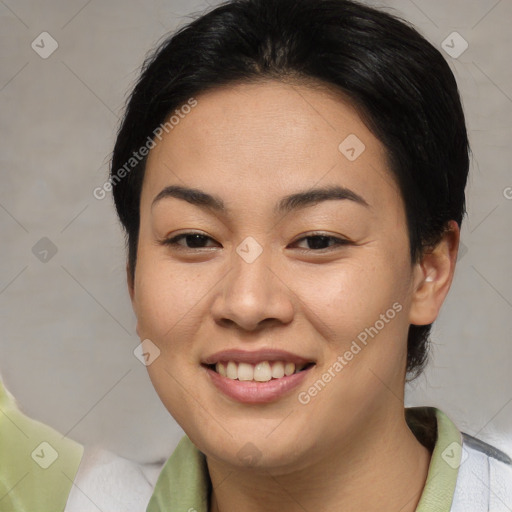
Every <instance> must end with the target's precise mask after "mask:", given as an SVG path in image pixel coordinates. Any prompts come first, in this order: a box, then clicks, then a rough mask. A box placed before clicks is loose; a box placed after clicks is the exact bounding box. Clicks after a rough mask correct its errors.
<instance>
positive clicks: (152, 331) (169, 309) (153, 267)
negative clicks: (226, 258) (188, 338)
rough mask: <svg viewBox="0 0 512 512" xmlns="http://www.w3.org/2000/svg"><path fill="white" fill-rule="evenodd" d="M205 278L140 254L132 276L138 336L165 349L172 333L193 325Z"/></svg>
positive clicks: (205, 284) (148, 255)
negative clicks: (134, 274)
mask: <svg viewBox="0 0 512 512" xmlns="http://www.w3.org/2000/svg"><path fill="white" fill-rule="evenodd" d="M208 285H209V283H208V282H207V281H206V280H205V276H201V275H200V273H199V272H198V271H197V270H194V269H192V268H191V267H190V265H189V266H188V267H183V266H181V267H180V266H179V265H170V264H169V261H167V260H165V259H163V258H162V257H161V256H159V255H155V254H151V253H150V252H149V251H144V250H142V251H140V259H139V260H138V261H137V270H136V276H135V298H136V301H137V318H138V326H139V332H140V335H141V336H145V337H147V338H150V339H154V340H156V341H155V342H157V344H159V345H161V346H162V347H161V348H166V345H167V344H168V342H170V340H173V339H176V337H175V336H174V332H176V331H177V330H179V331H180V332H183V331H184V330H185V331H187V330H188V329H189V328H191V326H193V325H195V324H196V323H197V318H196V316H197V315H198V309H199V308H200V303H201V298H202V297H203V296H204V294H205V291H206V290H207V289H208Z"/></svg>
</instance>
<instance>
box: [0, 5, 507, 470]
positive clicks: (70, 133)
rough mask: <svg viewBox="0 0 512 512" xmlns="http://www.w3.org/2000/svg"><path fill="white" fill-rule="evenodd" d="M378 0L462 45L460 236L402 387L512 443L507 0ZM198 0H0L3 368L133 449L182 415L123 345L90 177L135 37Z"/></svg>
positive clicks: (101, 209) (119, 295)
mask: <svg viewBox="0 0 512 512" xmlns="http://www.w3.org/2000/svg"><path fill="white" fill-rule="evenodd" d="M372 4H374V5H378V6H384V7H385V9H389V10H391V11H392V12H395V13H397V14H399V15H401V16H402V17H403V18H405V19H407V20H409V21H410V22H412V23H413V24H414V25H415V26H416V27H417V28H418V29H419V30H420V31H421V32H422V33H423V34H424V35H425V36H427V38H428V39H429V40H430V41H431V42H432V43H433V44H434V45H436V46H437V47H438V48H441V45H442V42H443V41H444V40H445V39H446V38H447V36H448V35H449V34H451V33H452V32H453V31H457V32H458V33H460V34H461V35H462V37H463V38H464V39H465V40H467V42H468V44H469V47H468V49H467V50H466V51H465V52H464V53H463V54H462V55H460V56H459V57H458V58H453V57H450V56H449V55H447V54H446V53H444V55H445V57H446V58H447V60H448V61H449V63H450V65H451V67H452V69H453V71H454V73H455V76H456V78H457V80H458V83H459V86H460V90H461V94H462V97H463V102H464V106H465V110H466V115H467V121H468V128H469V133H470V140H471V144H472V149H473V153H474V157H473V163H472V168H471V176H470V180H469V184H468V187H467V203H468V217H467V218H466V219H465V221H464V222H463V229H462V242H463V244H464V245H463V247H462V248H461V256H460V258H459V262H458V266H457V270H456V274H455V279H454V283H453V285H452V289H451V291H450V293H449V296H448V298H447V300H446V302H445V305H444V309H443V310H442V312H441V315H440V317H439V318H438V320H437V322H436V324H435V329H434V332H433V341H434V345H433V352H432V360H431V363H430V366H429V368H428V371H427V372H426V374H425V375H424V376H423V377H421V378H420V379H419V380H418V381H416V382H415V383H414V385H412V386H410V387H408V389H407V405H434V406H437V407H440V408H442V409H443V410H444V411H445V412H447V413H448V415H449V416H450V417H451V418H452V419H453V420H454V421H455V422H456V423H457V424H458V426H459V427H460V428H461V429H463V430H465V431H466V432H468V433H470V434H474V435H478V436H479V437H481V438H483V439H485V440H488V441H491V442H495V444H497V445H498V446H501V447H505V446H507V449H508V450H509V451H512V443H511V441H510V439H511V438H512V426H511V425H512V385H511V384H512V378H511V374H512V367H511V360H512V358H511V356H512V344H511V339H510V333H511V332H512V267H511V261H512V258H511V253H512V236H511V220H512V199H507V196H508V197H509V198H510V197H512V189H509V188H507V187H512V173H511V170H510V162H511V160H512V149H511V145H510V140H511V134H512V133H511V132H512V122H511V114H512V66H511V65H510V62H511V59H510V52H511V50H512V31H511V30H510V21H511V20H512V2H510V1H509V0H502V1H496V0H478V1H475V0H473V1H467V0H457V1H454V0H452V1H451V2H446V1H444V0H435V1H423V2H421V3H420V2H419V0H416V1H415V2H413V1H411V0H400V1H398V0H397V1H389V2H378V3H377V2H372ZM207 6H208V4H206V3H205V2H200V1H195V2H185V1H177V0H173V1H170V0H169V1H167V2H164V1H162V0H150V1H144V2H143V1H142V0H128V1H120V0H115V1H112V0H110V1H106V2H105V1H103V2H102V1H100V0H90V1H86V0H85V1H84V0H74V1H64V0H49V1H46V2H36V1H35V0H26V1H25V0H5V1H0V38H1V46H0V48H1V50H0V51H1V67H0V105H1V112H2V116H1V123H2V124H1V133H2V137H1V139H0V146H1V149H0V159H1V165H0V173H1V182H0V229H1V235H2V237H1V249H0V250H1V265H0V322H1V323H0V327H1V339H0V343H1V346H0V373H1V374H2V376H3V379H4V383H5V384H6V386H7V387H8V389H9V390H10V391H11V392H12V393H13V394H14V395H15V396H16V398H17V400H18V402H19V404H20V406H21V407H22V409H23V411H24V412H25V413H27V414H29V415H30V416H32V417H34V418H37V419H39V420H40V421H43V422H45V423H47V424H49V425H51V426H53V427H54V428H56V429H58V430H59V431H61V432H62V433H63V434H67V435H68V436H69V437H71V438H74V439H76V440H78V441H80V442H82V443H100V444H101V445H102V446H104V447H106V448H108V449H110V450H112V451H115V452H117V453H119V454H120V455H123V456H125V457H129V458H133V459H136V460H138V461H141V462H142V461H151V460H155V459H158V458H162V457H166V456H168V455H169V454H170V453H171V451H172V449H173V447H174V446H175V445H176V443H177V441H178V439H179V437H180V436H181V429H180V428H179V427H178V426H177V425H176V424H175V422H174V420H173V419H172V418H171V417H170V415H169V414H168V413H167V411H166V410H165V408H164V407H163V405H162V404H161V403H160V401H159V399H158V397H157V395H156V393H155V392H154V390H153V388H152V386H151V383H150V381H149V378H148V376H147V373H146V369H145V367H144V366H143V365H142V364H141V363H140V362H139V361H138V360H137V359H136V358H135V357H134V355H133V350H134V348H135V347H136V346H137V345H138V342H139V340H138V338H137V335H136V333H135V319H134V316H133V313H132V310H131V305H130V303H129V298H128V293H127V290H126V284H125V256H124V239H123V235H122V232H121V230H120V227H119V225H118V223H117V219H116V217H115V214H114V209H113V206H112V202H111V196H110V194H109V195H108V196H107V198H105V199H104V200H102V201H99V200H97V199H95V198H94V197H93V194H92V191H93V190H94V188H95V187H98V186H101V185H102V184H103V183H104V182H105V179H106V176H107V169H108V160H109V156H110V152H111V150H112V146H113V142H114V138H115V132H116V129H117V126H118V118H119V116H120V114H121V112H122V106H123V104H124V101H125V98H126V94H127V92H128V91H129V89H130V86H132V85H133V83H134V81H135V79H136V77H137V74H138V68H139V66H140V65H141V63H142V61H143V58H144V56H145V54H146V52H147V51H148V50H149V49H150V48H151V47H152V46H154V44H155V43H157V42H158V41H160V40H161V38H162V37H163V36H164V35H165V34H166V33H167V32H169V31H170V30H174V29H175V28H176V27H178V26H181V25H183V24H185V23H186V22H187V21H188V20H189V19H190V18H188V17H187V16H186V15H187V14H191V13H193V12H198V11H201V10H202V9H204V8H205V7H207ZM43 31H47V32H49V33H50V34H51V36H52V37H53V38H54V39H55V40H56V41H57V43H58V45H59V46H58V49H57V50H56V51H55V52H54V53H53V54H52V55H51V56H50V57H48V58H47V59H43V58H41V57H40V56H39V55H38V54H37V53H36V52H35V51H34V50H33V49H32V47H31V43H32V41H34V40H35V39H36V38H37V37H38V36H39V34H41V33H42V32H43ZM37 40H40V39H37ZM37 40H36V42H37ZM45 47H46V48H48V46H47V45H45ZM441 51H442V52H444V50H442V49H441ZM507 191H508V193H507ZM43 237H47V238H48V239H50V240H51V242H52V244H54V246H55V248H56V249H57V252H56V254H54V255H53V256H52V252H51V247H53V246H51V244H48V242H47V241H46V242H45V241H43V242H39V244H42V247H43V249H44V248H46V249H49V250H50V252H49V253H48V255H47V257H46V258H47V261H46V262H45V261H41V260H40V259H39V258H38V257H36V255H35V254H34V252H36V254H37V251H34V252H33V247H34V246H35V244H37V243H38V241H40V239H41V238H43ZM36 248H39V250H41V245H39V246H36ZM39 257H40V258H41V257H43V256H42V255H41V254H40V255H39ZM504 434H505V435H506V436H508V439H509V441H507V440H506V439H502V436H503V435H504ZM507 442H508V444H507Z"/></svg>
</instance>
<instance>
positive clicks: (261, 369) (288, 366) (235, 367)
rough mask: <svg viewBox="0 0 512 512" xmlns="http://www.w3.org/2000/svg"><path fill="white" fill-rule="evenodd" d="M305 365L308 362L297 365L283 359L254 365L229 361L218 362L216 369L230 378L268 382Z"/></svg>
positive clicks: (290, 373)
mask: <svg viewBox="0 0 512 512" xmlns="http://www.w3.org/2000/svg"><path fill="white" fill-rule="evenodd" d="M305 366H306V364H300V365H295V363H285V362H282V361H273V362H272V363H269V362H268V361H262V362H260V363H257V364H254V365H253V364H250V363H236V362H235V361H228V363H227V364H226V363H223V362H218V363H217V364H216V365H215V371H216V372H217V373H219V374H220V375H222V376H223V377H227V378H228V379H233V380H236V379H238V380H255V381H258V382H268V381H269V380H271V379H272V378H274V379H280V378H281V377H284V376H285V375H286V376H288V375H292V374H293V373H296V372H299V371H300V370H302V369H303V368H304V367H305Z"/></svg>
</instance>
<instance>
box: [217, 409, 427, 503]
mask: <svg viewBox="0 0 512 512" xmlns="http://www.w3.org/2000/svg"><path fill="white" fill-rule="evenodd" d="M397 416H398V418H397ZM387 420H388V421H386V422H384V423H383V422H382V420H379V422H376V423H375V424H374V426H373V427H372V426H370V427H369V428H368V429H365V431H364V432H360V433H359V434H358V435H357V436H354V437H352V438H351V439H350V442H347V440H346V439H345V438H344V439H343V440H342V441H343V444H342V445H341V446H339V447H335V449H333V447H332V446H329V447H328V449H327V450H326V451H325V453H322V454H320V456H319V457H318V458H317V459H315V460H314V461H312V462H311V464H308V465H307V466H304V467H301V469H300V470H290V471H287V472H283V471H282V470H280V471H279V474H277V473H276V472H273V471H272V470H265V469H261V468H258V469H240V468H228V467H227V466H223V465H222V464H220V463H219V462H218V461H213V460H211V459H210V458H207V464H208V470H209V473H210V478H211V481H212V489H213V490H212V493H211V497H210V510H209V512H221V511H222V512H225V511H226V510H238V511H239V512H263V511H265V512H278V511H282V510H283V509H285V510H287V511H289V512H304V510H318V508H319V504H321V507H320V508H321V509H323V510H343V511H344V512H356V511H357V512H360V511H361V510H365V511H367V512H373V511H375V512H376V511H379V512H387V511H389V512H396V511H397V510H400V511H401V512H414V511H415V510H416V507H417V505H418V502H419V500H420V497H421V494H422V491H423V488H424V485H425V481H426V478H427V473H428V467H429V464H430V455H431V454H430V452H429V451H428V450H427V449H426V448H425V447H424V446H423V445H422V444H421V443H420V442H419V441H418V440H417V439H416V437H415V436H414V434H413V433H412V432H411V431H410V429H409V427H408V426H407V423H406V421H405V417H404V414H403V409H402V414H398V415H397V414H396V411H395V413H394V415H393V416H391V415H388V418H387Z"/></svg>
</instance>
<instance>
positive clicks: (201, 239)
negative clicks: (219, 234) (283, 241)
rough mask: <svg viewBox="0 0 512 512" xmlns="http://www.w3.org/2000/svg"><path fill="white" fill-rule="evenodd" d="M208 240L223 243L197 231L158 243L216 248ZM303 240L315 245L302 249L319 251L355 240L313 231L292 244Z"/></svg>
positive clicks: (187, 247) (191, 247)
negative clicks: (207, 245)
mask: <svg viewBox="0 0 512 512" xmlns="http://www.w3.org/2000/svg"><path fill="white" fill-rule="evenodd" d="M182 240H184V241H185V243H186V244H187V245H183V244H180V242H181V241H182ZM208 241H212V242H214V243H215V244H218V245H217V246H218V247H221V245H220V244H219V243H218V242H216V241H215V240H214V239H213V238H212V237H210V236H208V235H205V234H203V233H196V232H187V233H180V234H179V235H176V236H174V237H172V238H165V239H163V240H159V241H158V243H159V244H160V245H164V246H168V247H172V248H173V249H177V250H185V251H189V252H190V251H194V250H205V249H212V248H215V247H212V246H210V247H204V246H203V244H204V243H207V242H208ZM302 241H306V243H307V244H310V245H312V246H313V247H312V248H302V250H303V251H305V252H319V251H326V250H332V249H336V248H338V247H340V246H345V245H354V244H353V242H351V241H350V240H347V239H346V238H340V237H335V236H332V235H327V234H325V233H312V234H309V235H307V236H303V237H301V238H299V239H297V240H295V241H294V242H292V244H291V245H292V246H293V245H297V244H298V243H299V242H302ZM326 243H327V244H330V243H332V245H328V246H327V247H323V245H325V244H326ZM188 244H191V246H189V245H188ZM319 246H322V247H319Z"/></svg>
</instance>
